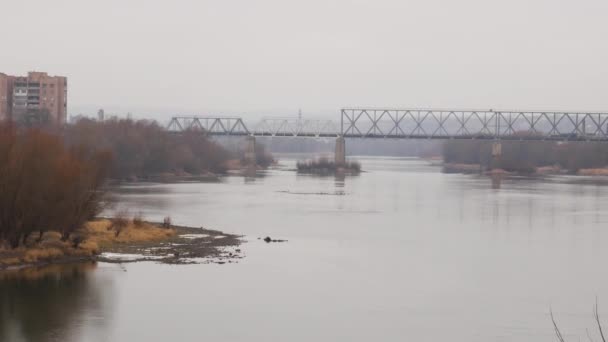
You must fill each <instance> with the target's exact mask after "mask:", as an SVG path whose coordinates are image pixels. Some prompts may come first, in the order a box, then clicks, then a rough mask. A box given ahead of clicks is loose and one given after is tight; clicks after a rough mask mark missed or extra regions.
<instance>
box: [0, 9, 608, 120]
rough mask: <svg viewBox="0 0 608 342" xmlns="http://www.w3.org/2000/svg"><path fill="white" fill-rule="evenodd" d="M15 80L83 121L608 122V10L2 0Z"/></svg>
mask: <svg viewBox="0 0 608 342" xmlns="http://www.w3.org/2000/svg"><path fill="white" fill-rule="evenodd" d="M0 12H2V14H1V18H0V42H1V44H2V45H0V46H2V49H1V50H0V72H4V73H8V74H25V73H26V72H27V71H29V70H39V71H48V72H49V73H51V74H56V75H63V76H67V77H68V78H69V107H70V114H77V113H76V112H79V111H86V110H93V109H95V108H100V107H104V108H106V109H109V110H124V111H132V112H134V114H135V115H136V116H139V117H141V116H145V115H147V114H148V115H150V116H155V117H158V118H162V117H168V116H170V115H171V114H174V113H184V114H186V113H187V114H193V113H201V114H214V113H221V114H242V115H244V116H245V117H247V116H254V115H264V114H268V115H295V114H296V113H297V111H298V108H301V109H302V111H303V112H304V115H307V114H309V115H316V116H318V115H325V116H337V115H338V112H339V109H340V108H341V107H344V106H373V107H441V108H480V109H482V108H495V109H499V108H503V109H571V110H608V19H607V18H608V1H607V0H571V1H565V0H508V1H507V0H503V1H493V0H460V1H458V0H374V1H355V0H352V1H347V0H337V1H331V0H302V1H288V0H262V1H258V0H238V1H237V0H217V1H206V0H171V1H168V0H166V1H153V0H128V1H127V0H104V1H83V0H53V1H48V0H28V1H9V0H0Z"/></svg>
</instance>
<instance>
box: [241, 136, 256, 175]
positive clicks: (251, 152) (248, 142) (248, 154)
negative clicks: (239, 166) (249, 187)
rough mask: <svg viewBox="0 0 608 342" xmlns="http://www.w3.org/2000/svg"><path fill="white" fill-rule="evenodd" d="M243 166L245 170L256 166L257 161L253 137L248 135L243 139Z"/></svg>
mask: <svg viewBox="0 0 608 342" xmlns="http://www.w3.org/2000/svg"><path fill="white" fill-rule="evenodd" d="M244 157H245V158H244V159H245V160H244V161H245V166H246V167H247V168H251V167H253V168H254V169H255V167H256V166H257V161H256V157H255V137H254V136H252V135H250V136H247V137H246V138H245V156H244Z"/></svg>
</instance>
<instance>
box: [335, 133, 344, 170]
mask: <svg viewBox="0 0 608 342" xmlns="http://www.w3.org/2000/svg"><path fill="white" fill-rule="evenodd" d="M334 158H335V159H334V161H335V163H336V165H344V164H346V141H345V140H344V137H343V136H339V137H337V138H336V154H335V156H334Z"/></svg>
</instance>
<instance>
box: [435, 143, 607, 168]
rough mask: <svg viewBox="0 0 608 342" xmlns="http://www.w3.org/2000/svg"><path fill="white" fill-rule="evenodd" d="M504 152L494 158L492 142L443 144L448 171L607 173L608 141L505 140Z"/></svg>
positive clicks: (503, 144)
mask: <svg viewBox="0 0 608 342" xmlns="http://www.w3.org/2000/svg"><path fill="white" fill-rule="evenodd" d="M501 143H502V155H501V156H500V158H499V159H498V160H496V161H494V162H493V161H492V160H491V158H492V156H491V153H492V141H488V140H451V141H448V142H445V143H444V148H443V160H444V163H445V167H446V171H451V170H453V171H454V172H475V171H479V170H481V169H487V168H490V167H491V168H498V169H502V170H505V171H507V172H514V173H520V174H534V173H558V172H562V173H569V174H586V175H593V174H608V173H607V172H605V171H606V170H605V168H606V167H607V166H608V144H606V143H599V142H553V141H502V142H501Z"/></svg>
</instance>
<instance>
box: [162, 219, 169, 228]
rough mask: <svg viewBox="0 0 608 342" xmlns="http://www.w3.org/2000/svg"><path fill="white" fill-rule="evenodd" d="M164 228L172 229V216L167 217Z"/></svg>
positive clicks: (164, 220)
mask: <svg viewBox="0 0 608 342" xmlns="http://www.w3.org/2000/svg"><path fill="white" fill-rule="evenodd" d="M163 228H171V216H165V218H164V219H163Z"/></svg>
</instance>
